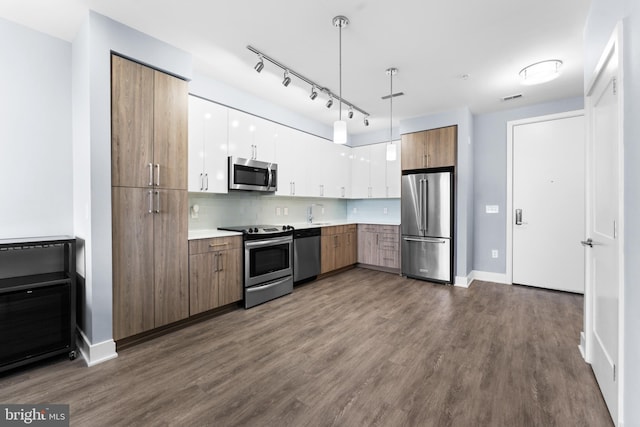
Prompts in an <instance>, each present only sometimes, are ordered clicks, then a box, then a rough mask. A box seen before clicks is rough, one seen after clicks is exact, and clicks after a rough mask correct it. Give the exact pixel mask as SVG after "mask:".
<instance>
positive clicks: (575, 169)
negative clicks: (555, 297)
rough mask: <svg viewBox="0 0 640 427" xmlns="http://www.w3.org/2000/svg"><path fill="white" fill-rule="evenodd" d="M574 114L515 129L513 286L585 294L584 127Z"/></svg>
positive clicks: (538, 120)
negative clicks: (514, 284) (583, 244)
mask: <svg viewBox="0 0 640 427" xmlns="http://www.w3.org/2000/svg"><path fill="white" fill-rule="evenodd" d="M571 114H573V116H572V117H562V116H557V115H554V116H546V117H540V118H538V119H534V121H529V122H527V123H522V124H518V125H515V126H513V139H512V141H513V151H512V154H513V252H512V254H513V256H512V260H513V261H512V262H513V267H512V268H513V270H512V271H513V276H512V279H513V280H512V281H513V283H517V284H522V285H528V286H537V287H542V288H548V289H555V290H562V291H569V292H578V293H584V250H583V248H582V246H581V245H580V241H581V240H582V239H583V238H584V230H585V225H584V224H585V184H584V176H585V175H584V164H585V160H584V159H585V130H584V127H585V126H584V116H583V115H582V113H581V112H578V113H571ZM576 114H577V115H576Z"/></svg>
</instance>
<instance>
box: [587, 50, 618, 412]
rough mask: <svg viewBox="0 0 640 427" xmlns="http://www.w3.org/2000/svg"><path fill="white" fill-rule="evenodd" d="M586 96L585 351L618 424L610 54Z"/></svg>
mask: <svg viewBox="0 0 640 427" xmlns="http://www.w3.org/2000/svg"><path fill="white" fill-rule="evenodd" d="M602 69H603V71H602V73H601V74H600V75H599V76H598V79H597V80H596V82H595V84H594V86H593V87H592V89H591V91H590V92H589V95H588V97H587V107H588V110H587V114H588V121H589V166H590V169H589V173H588V180H589V205H588V208H587V209H588V213H589V217H588V227H587V237H588V239H590V240H588V241H587V242H588V243H587V242H585V243H587V266H588V268H587V292H588V293H589V296H588V299H587V304H589V305H590V306H591V307H587V311H588V312H589V313H590V316H591V319H592V320H591V322H587V324H588V325H589V324H590V326H588V328H589V329H591V330H590V331H588V333H589V334H590V344H589V345H588V347H589V349H590V350H588V353H590V359H591V360H590V361H591V365H592V368H593V372H594V374H595V376H596V379H597V380H598V384H599V385H600V390H601V391H602V395H603V397H604V400H605V402H606V403H607V406H608V408H609V412H610V413H611V416H612V418H613V420H614V422H616V424H617V419H618V417H617V414H618V381H617V380H618V374H617V373H616V366H617V365H618V328H619V326H618V312H619V303H620V299H619V286H620V281H621V277H620V271H621V268H620V252H619V249H620V242H619V230H620V226H621V224H620V213H621V209H620V197H622V195H621V194H620V188H621V178H620V177H621V173H620V171H621V168H620V166H619V164H620V163H619V161H620V160H619V158H620V153H619V134H618V132H619V127H618V126H619V110H618V97H617V93H616V92H617V89H616V84H617V83H616V78H617V73H618V63H617V59H616V55H611V56H609V59H608V61H607V62H606V63H605V65H604V66H603V67H602ZM589 245H591V246H589Z"/></svg>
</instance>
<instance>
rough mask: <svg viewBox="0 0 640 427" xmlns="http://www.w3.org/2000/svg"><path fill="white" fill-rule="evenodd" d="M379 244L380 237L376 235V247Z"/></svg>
mask: <svg viewBox="0 0 640 427" xmlns="http://www.w3.org/2000/svg"><path fill="white" fill-rule="evenodd" d="M379 242H380V235H379V234H376V246H378V244H379Z"/></svg>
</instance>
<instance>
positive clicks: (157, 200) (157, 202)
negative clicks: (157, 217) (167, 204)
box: [155, 190, 160, 213]
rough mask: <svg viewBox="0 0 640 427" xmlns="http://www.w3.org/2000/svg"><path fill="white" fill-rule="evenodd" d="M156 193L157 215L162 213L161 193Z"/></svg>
mask: <svg viewBox="0 0 640 427" xmlns="http://www.w3.org/2000/svg"><path fill="white" fill-rule="evenodd" d="M155 193H156V213H160V192H159V191H158V190H156V191H155Z"/></svg>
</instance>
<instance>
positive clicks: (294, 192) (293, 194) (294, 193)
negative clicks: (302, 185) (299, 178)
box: [291, 181, 296, 196]
mask: <svg viewBox="0 0 640 427" xmlns="http://www.w3.org/2000/svg"><path fill="white" fill-rule="evenodd" d="M292 184H293V193H292V194H291V195H292V196H295V195H296V182H295V181H293V182H292Z"/></svg>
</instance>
